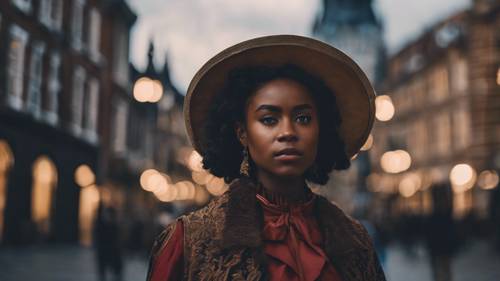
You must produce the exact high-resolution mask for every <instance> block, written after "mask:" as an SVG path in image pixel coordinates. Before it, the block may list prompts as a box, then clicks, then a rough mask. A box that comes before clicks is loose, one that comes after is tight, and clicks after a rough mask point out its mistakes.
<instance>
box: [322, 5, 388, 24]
mask: <svg viewBox="0 0 500 281" xmlns="http://www.w3.org/2000/svg"><path fill="white" fill-rule="evenodd" d="M372 2H373V0H323V14H322V15H320V19H319V22H320V23H321V24H334V25H357V24H376V25H378V22H377V19H376V17H375V13H374V11H373V7H372Z"/></svg>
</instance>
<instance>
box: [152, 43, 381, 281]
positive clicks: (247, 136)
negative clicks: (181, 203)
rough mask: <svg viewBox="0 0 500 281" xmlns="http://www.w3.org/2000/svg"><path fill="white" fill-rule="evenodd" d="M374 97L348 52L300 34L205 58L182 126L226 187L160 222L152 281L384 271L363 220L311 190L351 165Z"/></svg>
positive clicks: (334, 277) (333, 276)
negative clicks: (202, 204) (167, 222)
mask: <svg viewBox="0 0 500 281" xmlns="http://www.w3.org/2000/svg"><path fill="white" fill-rule="evenodd" d="M374 98H375V95H374V92H373V89H372V87H371V85H370V84H369V82H368V79H367V78H366V76H365V75H364V73H363V72H362V71H361V70H360V68H359V67H358V66H357V65H356V64H355V63H354V62H353V61H352V60H351V59H350V58H349V57H347V56H346V55H345V54H343V53H342V52H340V51H339V50H337V49H335V48H333V47H332V46H329V45H327V44H325V43H322V42H320V41H317V40H314V39H310V38H306V37H300V36H292V35H275V36H268V37H261V38H256V39H252V40H249V41H245V42H243V43H240V44H238V45H235V46H232V47H230V48H228V49H226V50H224V51H223V52H221V53H219V54H218V55H216V56H215V57H214V58H212V59H211V60H209V61H208V62H207V63H206V64H205V65H204V66H203V67H202V68H201V69H200V70H199V71H198V73H197V74H196V75H195V76H194V78H193V80H192V82H191V85H190V87H189V90H188V94H187V96H186V100H185V107H184V111H185V118H186V127H187V131H188V134H189V136H190V138H191V141H192V143H193V145H194V147H195V149H196V150H197V151H198V152H199V153H200V155H202V156H203V166H204V168H205V169H208V170H209V171H210V172H211V173H212V174H214V175H215V176H218V177H222V178H224V180H225V182H226V183H229V189H228V191H227V192H226V193H224V194H223V195H222V196H220V197H218V198H216V199H215V200H213V201H212V202H210V203H209V204H208V205H207V206H206V207H204V208H202V209H200V210H198V211H194V212H192V213H190V214H188V215H185V216H182V217H180V218H178V219H177V220H176V222H174V223H172V224H170V225H169V226H167V228H166V229H165V231H163V232H162V234H161V235H160V236H159V237H158V239H157V241H156V243H155V245H154V246H153V251H152V255H151V259H150V268H149V271H148V276H147V280H149V281H166V280H304V281H312V280H331V281H340V280H343V281H349V280H359V281H383V280H385V276H384V273H383V271H382V268H381V266H380V264H379V261H378V258H377V255H376V253H375V251H374V247H373V244H372V241H371V239H370V237H369V235H368V233H367V232H366V230H365V229H364V227H363V226H362V225H361V224H360V223H359V222H358V221H356V220H354V219H352V218H351V217H349V216H347V215H346V214H345V213H344V212H343V211H342V210H341V209H340V208H339V207H338V206H337V205H335V204H333V203H331V202H329V201H328V200H327V199H326V198H324V197H321V196H319V195H316V194H314V193H312V192H311V191H310V189H309V188H308V182H312V183H316V184H325V183H326V182H327V180H328V177H329V176H328V174H329V173H330V172H331V171H332V170H333V169H336V170H342V169H347V168H348V167H349V166H350V158H351V157H352V156H353V155H354V154H355V153H357V152H358V151H359V149H360V147H361V146H362V145H363V144H364V142H365V141H366V138H367V137H368V134H369V132H370V130H371V127H372V125H373V120H374V103H373V102H374Z"/></svg>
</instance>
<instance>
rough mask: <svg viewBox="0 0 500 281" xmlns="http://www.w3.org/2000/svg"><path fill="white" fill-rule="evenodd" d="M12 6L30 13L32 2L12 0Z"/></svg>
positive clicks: (29, 0) (28, 0)
mask: <svg viewBox="0 0 500 281" xmlns="http://www.w3.org/2000/svg"><path fill="white" fill-rule="evenodd" d="M11 2H12V4H14V6H16V7H17V8H18V9H19V10H21V11H23V12H25V13H30V12H31V0H11Z"/></svg>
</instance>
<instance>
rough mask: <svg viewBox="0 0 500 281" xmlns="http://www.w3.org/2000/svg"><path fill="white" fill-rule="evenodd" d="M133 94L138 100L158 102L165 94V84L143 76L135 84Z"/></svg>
mask: <svg viewBox="0 0 500 281" xmlns="http://www.w3.org/2000/svg"><path fill="white" fill-rule="evenodd" d="M133 94H134V98H135V99H136V100H137V101H138V102H153V103H154V102H158V101H159V100H160V99H161V97H162V96H163V85H162V84H161V82H160V81H158V80H152V79H150V78H148V77H141V78H139V79H138V80H137V81H136V82H135V84H134V89H133Z"/></svg>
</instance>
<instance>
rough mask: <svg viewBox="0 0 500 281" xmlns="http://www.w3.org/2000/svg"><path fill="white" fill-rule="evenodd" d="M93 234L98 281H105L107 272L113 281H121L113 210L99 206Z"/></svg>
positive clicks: (116, 222)
mask: <svg viewBox="0 0 500 281" xmlns="http://www.w3.org/2000/svg"><path fill="white" fill-rule="evenodd" d="M94 232H95V234H94V237H95V247H96V261H97V270H98V275H99V280H100V281H105V280H106V276H107V274H108V272H109V273H111V274H112V275H114V280H115V281H121V280H122V270H123V268H122V267H123V261H122V253H121V246H120V232H119V227H118V220H117V214H116V210H115V208H113V207H111V206H104V205H103V204H100V205H99V208H98V211H97V218H96V223H95V228H94Z"/></svg>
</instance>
